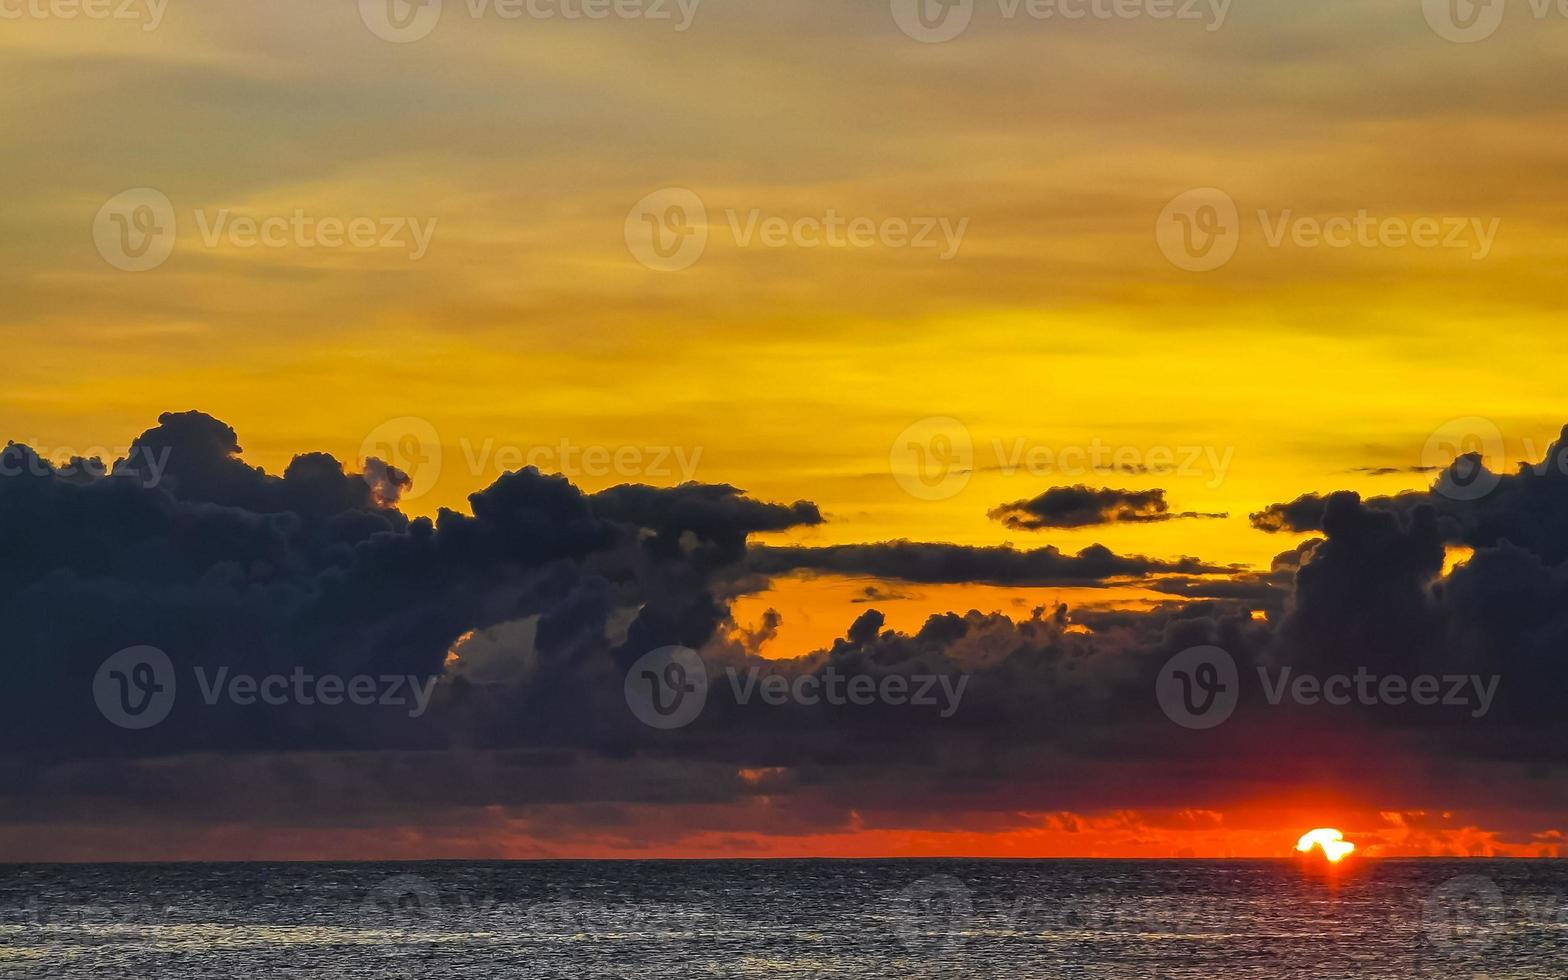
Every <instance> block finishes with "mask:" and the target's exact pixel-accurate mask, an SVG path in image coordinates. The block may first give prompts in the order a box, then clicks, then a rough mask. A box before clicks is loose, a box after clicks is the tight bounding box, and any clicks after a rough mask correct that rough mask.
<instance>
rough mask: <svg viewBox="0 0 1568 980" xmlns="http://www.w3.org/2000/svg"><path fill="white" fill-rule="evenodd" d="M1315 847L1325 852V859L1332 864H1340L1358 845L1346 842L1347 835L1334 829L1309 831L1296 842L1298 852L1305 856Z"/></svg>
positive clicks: (1323, 828)
mask: <svg viewBox="0 0 1568 980" xmlns="http://www.w3.org/2000/svg"><path fill="white" fill-rule="evenodd" d="M1314 847H1315V848H1317V849H1318V850H1320V851H1322V852H1323V857H1324V858H1326V859H1327V860H1328V862H1329V863H1330V864H1338V863H1339V862H1341V861H1343V860H1344V859H1345V858H1346V857H1347V856H1349V855H1350V853H1351V852H1352V851H1354V850H1355V849H1356V845H1354V844H1352V843H1351V842H1350V841H1348V840H1345V835H1344V834H1342V833H1340V832H1339V831H1337V830H1335V829H1333V828H1332V827H1320V828H1319V829H1317V830H1309V831H1307V832H1306V833H1305V834H1302V835H1301V839H1300V840H1298V841H1296V850H1298V851H1300V852H1302V853H1303V854H1307V853H1310V852H1311V851H1312V849H1313V848H1314Z"/></svg>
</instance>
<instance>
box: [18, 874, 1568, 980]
mask: <svg viewBox="0 0 1568 980" xmlns="http://www.w3.org/2000/svg"><path fill="white" fill-rule="evenodd" d="M0 976H3V977H27V978H77V977H83V978H85V977H93V978H112V980H139V978H158V980H186V978H198V977H199V978H225V980H253V978H256V980H263V978H301V977H320V978H332V980H336V978H354V980H380V978H392V977H399V978H401V977H409V978H412V977H419V978H432V980H439V978H484V980H494V978H505V977H550V978H555V977H561V978H570V977H585V978H587V977H594V978H598V977H606V978H613V977H626V978H636V980H664V978H683V980H684V978H693V977H735V978H752V977H758V978H760V977H776V978H816V977H821V978H836V977H857V978H859V977H865V978H885V977H899V978H919V977H944V978H946V977H951V978H960V977H961V978H966V980H970V978H990V977H995V978H999V980H1033V978H1070V977H1115V978H1122V977H1127V978H1145V977H1149V978H1154V977H1171V978H1203V980H1219V978H1259V980H1264V978H1267V980H1284V978H1298V977H1347V978H1348V977H1358V978H1359V977H1370V978H1384V977H1386V978H1403V977H1436V978H1461V977H1478V978H1479V977H1491V978H1516V980H1519V978H1530V980H1534V978H1543V980H1545V978H1550V980H1563V978H1564V977H1568V862H1563V861H1555V862H1554V861H1475V860H1471V861H1440V860H1432V861H1370V860H1361V861H1356V862H1354V863H1352V864H1349V865H1347V866H1346V867H1343V868H1341V869H1338V870H1336V871H1335V872H1333V873H1328V872H1326V871H1325V870H1323V869H1322V868H1320V867H1318V866H1316V865H1311V864H1304V863H1299V862H1294V861H973V860H951V861H807V860H802V861H769V862H736V861H713V862H707V861H702V862H656V861H648V862H545V863H521V864H518V863H488V862H450V863H448V862H443V863H429V864H352V865H349V864H205V865H194V864H192V865H73V866H63V865H25V866H17V865H10V866H0Z"/></svg>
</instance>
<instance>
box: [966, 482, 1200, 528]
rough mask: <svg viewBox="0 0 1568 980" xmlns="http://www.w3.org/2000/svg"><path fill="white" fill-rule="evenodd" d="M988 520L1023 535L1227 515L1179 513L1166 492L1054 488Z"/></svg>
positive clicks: (994, 512) (999, 509) (1006, 507)
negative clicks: (1042, 531)
mask: <svg viewBox="0 0 1568 980" xmlns="http://www.w3.org/2000/svg"><path fill="white" fill-rule="evenodd" d="M986 516H988V517H990V518H991V519H992V520H993V521H1001V522H1002V523H1003V524H1006V525H1007V526H1008V527H1010V528H1013V529H1015V530H1020V531H1040V530H1044V529H1046V528H1070V527H1093V526H1095V525H1098V524H1151V523H1157V522H1160V521H1174V520H1179V519H1185V518H1221V517H1225V516H1226V515H1224V514H1200V513H1197V512H1194V511H1187V512H1185V513H1176V512H1173V511H1172V510H1171V509H1170V505H1169V504H1168V503H1166V501H1165V491H1164V490H1112V489H1109V488H1105V489H1096V488H1094V487H1087V486H1082V485H1079V486H1072V487H1052V488H1051V489H1049V490H1047V491H1045V492H1044V493H1042V494H1040V495H1039V496H1038V497H1034V498H1032V499H1028V500H1015V501H1013V502H1012V503H1010V504H1001V505H999V506H998V507H996V508H994V509H993V510H991V511H990V512H989V513H988V514H987V515H986Z"/></svg>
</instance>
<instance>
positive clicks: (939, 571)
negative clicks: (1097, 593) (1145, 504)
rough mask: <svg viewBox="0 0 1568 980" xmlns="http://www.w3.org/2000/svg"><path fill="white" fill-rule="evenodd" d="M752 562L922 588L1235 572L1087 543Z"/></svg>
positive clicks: (818, 554)
mask: <svg viewBox="0 0 1568 980" xmlns="http://www.w3.org/2000/svg"><path fill="white" fill-rule="evenodd" d="M749 555H750V558H749V562H750V565H751V567H752V568H754V569H756V570H757V571H761V572H766V573H770V574H780V573H784V572H791V571H816V572H831V573H834V574H839V575H868V576H874V577H876V578H884V579H894V580H898V581H903V582H917V583H922V584H938V583H961V582H978V583H985V584H988V585H1019V586H1035V585H1063V586H1067V585H1103V584H1105V583H1106V582H1108V581H1110V580H1114V579H1129V578H1141V577H1144V576H1149V575H1164V574H1181V575H1206V574H1222V573H1225V572H1229V571H1233V569H1231V568H1227V567H1223V566H1219V565H1211V564H1208V563H1206V562H1203V561H1200V560H1198V559H1196V558H1177V559H1173V560H1164V559H1158V558H1144V557H1142V556H1139V555H1117V554H1115V553H1113V552H1112V551H1111V550H1110V549H1109V548H1106V547H1104V546H1102V545H1097V544H1096V545H1090V546H1089V547H1087V548H1084V549H1083V550H1082V551H1080V552H1078V554H1076V555H1072V554H1068V553H1066V552H1063V551H1062V550H1061V549H1059V548H1057V547H1055V546H1054V545H1048V546H1046V547H1044V548H1034V549H1030V550H1027V551H1021V550H1019V549H1016V548H1009V547H970V546H967V545H957V544H940V543H931V542H916V541H885V542H881V543H879V544H846V545H831V546H828V547H821V548H807V547H772V546H763V545H754V546H753V547H752V548H751V549H750V552H749Z"/></svg>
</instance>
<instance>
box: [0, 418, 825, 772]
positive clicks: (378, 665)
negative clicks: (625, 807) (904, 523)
mask: <svg viewBox="0 0 1568 980" xmlns="http://www.w3.org/2000/svg"><path fill="white" fill-rule="evenodd" d="M240 451H241V450H240V445H239V441H238V439H237V437H236V435H235V433H234V431H233V429H231V428H230V427H228V426H226V425H224V424H223V423H221V422H219V421H217V420H216V419H213V418H211V417H209V416H205V415H202V414H200V413H194V412H191V413H180V414H172V413H171V414H166V415H164V416H162V417H161V418H160V420H159V425H158V426H157V427H155V428H153V429H150V430H148V431H147V432H145V433H143V434H142V435H141V436H140V437H138V438H137V439H136V440H135V442H134V443H133V445H132V451H131V452H130V453H129V454H128V456H127V458H126V459H125V460H122V461H120V462H119V463H117V464H116V465H115V466H114V468H113V470H112V474H111V475H108V476H104V477H102V478H98V479H89V480H85V481H84V480H81V479H76V478H73V479H65V478H61V477H60V476H59V475H58V474H56V473H55V471H54V470H53V468H52V467H51V466H50V465H49V464H48V463H47V461H43V460H39V459H38V458H37V456H36V454H34V453H32V451H31V450H29V449H27V448H26V447H21V446H11V447H9V448H7V449H6V450H5V459H4V462H5V463H6V466H5V472H6V473H14V474H16V475H13V476H7V477H5V478H3V479H0V540H4V541H5V542H6V546H7V547H6V553H5V558H4V560H3V561H0V621H3V622H4V623H5V626H6V632H7V635H8V640H9V642H8V643H7V645H6V655H7V658H8V661H9V663H10V667H11V675H12V677H11V683H8V684H7V685H6V690H5V692H4V694H3V695H0V697H4V699H5V701H6V706H7V708H8V710H7V711H6V713H5V717H6V720H7V722H8V723H9V724H8V727H15V728H16V729H17V731H16V738H17V739H19V740H21V741H23V742H25V743H26V744H28V745H30V746H32V747H33V748H34V749H36V750H37V751H39V752H42V753H46V754H63V755H69V754H71V753H73V752H75V751H77V750H78V749H91V750H94V751H106V752H116V751H122V750H124V751H130V750H132V748H133V747H134V750H135V751H160V750H174V749H178V748H180V747H182V746H190V745H203V746H208V747H214V748H222V747H225V746H253V747H266V748H306V747H312V748H314V747H332V746H343V745H361V744H363V745H378V744H382V743H383V742H384V741H386V740H391V741H394V742H397V741H399V740H407V739H410V738H412V739H414V740H416V741H417V740H420V739H428V738H429V736H428V735H427V734H425V732H426V729H425V728H420V727H418V726H409V725H407V724H406V719H403V720H401V721H399V720H398V719H396V718H393V717H383V716H382V714H387V715H391V714H395V713H377V712H374V711H365V712H358V713H355V714H354V718H353V719H352V721H351V722H349V721H340V720H339V719H340V717H341V714H342V713H341V712H338V713H334V712H331V711H325V712H323V711H319V710H318V711H314V712H311V711H304V710H280V711H275V712H271V711H251V712H243V711H224V710H220V711H203V710H198V706H197V705H196V704H195V703H194V702H195V701H196V699H195V698H188V699H187V698H181V699H180V700H179V703H178V706H177V709H176V710H177V712H179V714H177V716H176V717H175V718H174V719H173V720H171V722H169V723H167V724H164V725H162V726H160V727H158V728H157V729H155V730H151V731H149V732H147V733H145V737H143V738H140V739H138V740H136V741H135V742H134V743H126V742H125V740H123V739H116V738H115V737H114V734H115V732H114V729H112V728H110V727H108V725H107V722H105V720H104V719H103V718H101V717H95V714H96V712H95V710H94V708H93V705H92V702H91V700H90V699H84V698H83V696H82V695H83V692H84V691H87V690H89V689H90V685H91V681H92V677H93V675H94V673H95V671H96V670H97V667H98V665H99V664H100V663H101V662H102V661H103V660H104V658H105V657H106V656H107V655H108V654H110V653H112V652H114V651H115V650H118V649H122V648H125V647H130V646H137V645H151V646H155V647H158V648H159V649H162V650H164V651H165V652H166V653H168V655H169V656H170V657H171V659H172V660H173V661H174V663H175V664H176V666H177V667H178V668H179V669H180V670H181V672H182V673H183V672H184V671H185V670H186V669H192V668H197V667H201V668H205V669H209V670H212V671H216V670H219V669H222V668H225V667H226V668H229V669H230V670H232V671H233V672H235V673H241V672H243V673H248V674H257V675H268V674H276V673H288V672H290V671H292V670H293V669H295V668H296V667H299V668H306V669H309V670H310V671H312V672H313V673H315V674H336V675H344V676H347V675H354V674H359V673H370V674H374V675H386V674H397V675H409V676H412V677H418V678H434V677H438V676H440V675H441V674H442V672H443V665H444V662H445V660H446V657H447V654H448V651H449V650H450V649H451V647H452V644H453V643H454V642H455V641H456V640H457V639H458V638H459V637H460V636H462V635H463V634H465V633H467V632H468V631H471V630H478V629H484V628H487V627H490V626H493V625H496V624H500V623H505V622H509V621H515V620H519V619H523V618H526V617H533V616H537V617H539V622H538V629H537V643H538V656H539V661H540V669H541V671H542V672H544V673H545V674H546V675H549V676H552V677H554V676H556V675H561V676H566V675H570V674H572V673H573V672H575V671H580V670H582V669H584V666H583V660H584V659H585V650H587V648H592V650H591V652H592V654H593V655H594V656H597V657H598V658H600V660H602V669H603V670H606V671H613V670H614V669H615V666H614V660H613V656H614V655H613V654H612V652H611V650H610V648H611V646H612V644H611V643H610V642H609V640H608V638H607V636H608V634H609V632H610V628H611V623H612V621H621V622H623V626H622V628H623V629H624V630H625V631H626V632H627V634H628V636H629V638H630V639H629V640H628V642H634V643H648V644H653V645H661V644H663V643H677V642H678V643H688V644H701V643H702V642H703V641H704V640H706V639H707V638H708V636H709V635H711V633H712V632H713V630H714V629H715V628H716V626H717V625H718V623H719V622H720V621H721V620H722V619H723V618H724V616H725V610H724V608H723V606H722V605H721V604H720V602H719V601H718V600H716V599H715V598H714V597H713V595H712V594H711V591H710V590H711V589H712V587H713V586H714V583H715V581H716V580H717V576H718V574H719V572H720V571H722V569H723V566H724V564H725V563H726V562H729V561H734V560H738V559H739V558H740V557H741V555H742V552H743V547H744V541H745V537H746V535H747V534H749V533H752V532H753V531H760V530H779V529H782V528H787V527H790V526H792V525H793V524H796V523H816V522H819V521H820V520H821V517H820V515H819V514H817V513H816V511H815V508H814V507H811V505H809V504H796V505H793V506H775V505H770V504H763V503H760V502H757V501H752V500H749V499H746V498H744V497H743V496H742V495H741V493H740V492H739V491H737V490H734V489H733V488H730V487H696V486H687V487H679V488H675V489H672V490H656V489H653V488H646V487H620V488H615V489H614V490H610V491H606V492H605V493H602V494H597V495H586V494H584V493H582V492H581V491H580V490H578V489H577V488H576V487H575V486H573V485H572V484H571V483H570V482H569V481H568V480H566V479H565V478H563V477H559V476H547V475H544V474H541V473H539V472H538V471H537V470H534V469H531V468H530V469H526V470H522V471H519V472H515V473H508V474H506V475H504V476H502V477H501V478H500V479H498V480H497V481H496V482H495V483H494V484H492V485H491V486H490V487H488V488H486V489H485V490H483V491H480V492H478V493H475V494H473V495H472V496H471V497H470V501H469V502H470V507H471V510H472V514H460V513H457V512H454V511H450V510H442V511H441V512H440V514H439V515H438V516H437V517H436V519H435V520H433V521H432V520H429V519H425V518H419V519H414V520H410V519H409V518H407V517H405V516H404V515H403V514H402V513H400V512H399V511H398V510H396V509H395V508H394V507H392V506H390V504H389V501H390V500H391V499H393V498H395V496H396V493H397V492H398V491H399V488H401V487H402V486H405V485H406V482H407V478H406V477H404V476H403V475H402V474H400V473H398V472H397V471H396V470H394V469H392V468H390V467H386V466H384V465H383V464H379V463H375V462H372V465H371V467H370V469H369V472H368V473H367V474H364V475H362V474H358V473H348V472H345V470H344V468H343V466H342V465H341V464H340V463H338V461H336V460H335V459H333V458H332V457H330V456H327V455H324V454H305V455H301V456H297V457H295V459H294V460H293V461H292V462H291V463H290V464H289V466H288V467H287V469H286V470H285V471H284V473H283V475H282V476H272V475H269V474H266V473H264V472H263V471H262V470H260V469H259V468H256V467H252V466H249V465H247V464H246V463H245V462H244V461H243V460H242V458H241V456H240ZM151 460H156V461H157V466H156V467H155V466H154V465H153V464H152V463H150V462H149V461H151ZM155 469H156V470H157V475H156V477H154V476H153V471H154V470H155ZM569 686H570V685H563V689H564V688H566V687H569ZM579 686H580V685H579ZM566 701H569V699H563V703H564V702H566ZM84 702H85V703H84ZM24 709H25V714H24ZM552 713H554V712H553V711H551V712H546V713H545V715H544V717H549V716H550V714H552ZM32 716H36V718H37V723H35V724H20V722H21V719H23V718H24V717H29V718H31V717H32ZM481 721H482V719H481ZM389 726H390V727H391V728H392V729H394V730H393V731H387V730H386V729H387V728H388V727H389ZM13 744H14V743H13Z"/></svg>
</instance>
